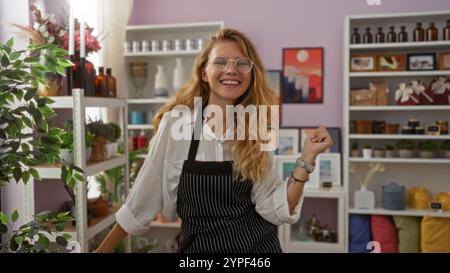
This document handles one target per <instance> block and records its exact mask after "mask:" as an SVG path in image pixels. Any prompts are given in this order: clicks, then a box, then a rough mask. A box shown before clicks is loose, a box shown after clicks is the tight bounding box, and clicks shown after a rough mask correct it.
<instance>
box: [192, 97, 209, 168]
mask: <svg viewBox="0 0 450 273" xmlns="http://www.w3.org/2000/svg"><path fill="white" fill-rule="evenodd" d="M205 107H206V105H204V106H203V107H202V112H201V113H200V114H198V115H197V116H196V117H194V118H195V121H194V130H193V132H192V138H191V144H190V146H189V154H188V160H189V161H195V156H196V155H197V150H198V145H199V144H200V137H201V133H202V129H203V111H204V109H205Z"/></svg>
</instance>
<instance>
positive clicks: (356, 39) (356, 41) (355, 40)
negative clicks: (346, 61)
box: [350, 27, 361, 44]
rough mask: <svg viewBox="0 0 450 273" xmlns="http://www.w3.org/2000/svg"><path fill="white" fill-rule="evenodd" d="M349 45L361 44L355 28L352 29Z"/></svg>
mask: <svg viewBox="0 0 450 273" xmlns="http://www.w3.org/2000/svg"><path fill="white" fill-rule="evenodd" d="M350 43H352V44H360V43H361V35H360V34H359V32H358V28H357V27H355V28H354V29H353V33H352V38H351V41H350Z"/></svg>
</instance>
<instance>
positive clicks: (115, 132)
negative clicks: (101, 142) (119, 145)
mask: <svg viewBox="0 0 450 273" xmlns="http://www.w3.org/2000/svg"><path fill="white" fill-rule="evenodd" d="M108 126H109V130H110V132H111V134H109V135H108V141H109V142H112V143H114V142H117V140H119V138H120V136H121V135H122V129H121V128H120V126H119V124H117V123H114V122H110V123H108Z"/></svg>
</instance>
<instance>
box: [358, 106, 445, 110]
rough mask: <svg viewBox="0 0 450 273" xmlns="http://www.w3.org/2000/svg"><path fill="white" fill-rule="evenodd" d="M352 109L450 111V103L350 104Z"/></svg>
mask: <svg viewBox="0 0 450 273" xmlns="http://www.w3.org/2000/svg"><path fill="white" fill-rule="evenodd" d="M349 110H350V111H450V105H416V106H409V105H404V106H402V105H387V106H350V107H349Z"/></svg>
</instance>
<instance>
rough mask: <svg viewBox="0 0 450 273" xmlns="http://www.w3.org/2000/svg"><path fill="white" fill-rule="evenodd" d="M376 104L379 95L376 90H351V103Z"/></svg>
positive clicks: (358, 104) (356, 104) (359, 104)
mask: <svg viewBox="0 0 450 273" xmlns="http://www.w3.org/2000/svg"><path fill="white" fill-rule="evenodd" d="M376 104H377V97H376V92H375V90H370V89H354V90H350V105H352V106H369V105H376Z"/></svg>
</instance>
